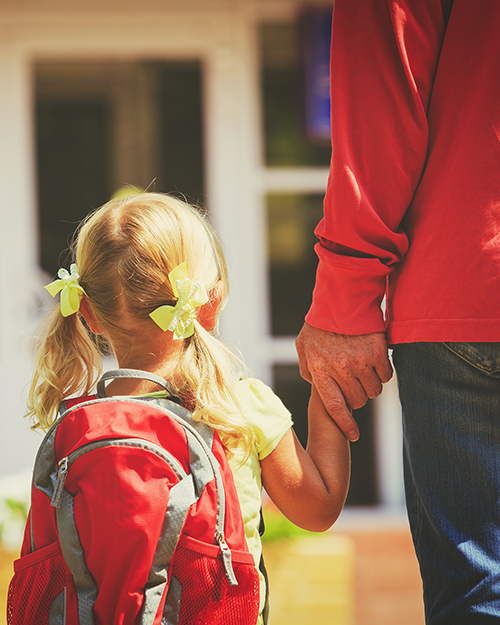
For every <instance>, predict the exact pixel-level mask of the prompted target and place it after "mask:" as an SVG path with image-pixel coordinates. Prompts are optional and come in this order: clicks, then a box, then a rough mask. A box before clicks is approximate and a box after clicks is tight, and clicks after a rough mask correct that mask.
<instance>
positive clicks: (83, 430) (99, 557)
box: [7, 369, 259, 625]
mask: <svg viewBox="0 0 500 625" xmlns="http://www.w3.org/2000/svg"><path fill="white" fill-rule="evenodd" d="M116 377H134V378H142V379H147V380H150V381H153V382H156V383H157V384H159V385H160V386H162V387H163V388H165V389H166V390H167V391H168V392H169V393H170V392H171V391H172V389H171V387H170V385H169V384H168V383H166V382H165V381H164V380H163V379H161V378H159V377H158V376H155V375H154V374H150V373H147V372H140V371H135V370H127V369H123V370H117V371H113V372H108V373H107V374H105V375H104V376H103V378H101V380H100V382H99V384H98V390H97V396H96V397H90V398H80V399H77V400H71V401H68V402H66V406H65V407H63V409H62V411H61V412H62V415H61V416H60V418H59V419H58V420H57V421H56V422H55V423H54V425H53V426H52V427H51V429H50V430H49V431H48V432H47V435H46V436H45V438H44V440H43V442H42V444H41V446H40V449H39V451H38V454H37V458H36V461H35V468H34V475H33V488H32V503H31V510H30V514H29V518H28V523H27V527H26V534H25V540H24V544H23V549H22V552H21V555H22V557H21V558H20V559H19V560H17V561H16V562H15V564H14V571H15V574H14V577H13V579H12V581H11V584H10V588H9V594H8V605H7V619H8V624H9V625H21V624H22V625H31V624H36V625H44V624H46V623H47V624H48V625H56V624H57V625H62V624H66V625H76V624H78V625H93V624H94V623H95V624H96V625H97V624H101V625H111V624H120V625H127V624H134V625H135V624H139V623H140V624H141V625H174V624H175V625H188V624H189V625H191V624H193V625H195V624H199V625H208V624H211V623H213V624H215V623H220V624H221V625H255V623H256V622H257V618H258V610H259V577H258V572H257V569H256V567H255V564H254V561H253V557H252V555H251V554H250V553H249V551H248V548H247V545H246V541H245V535H244V528H243V521H242V517H241V510H240V506H239V501H238V496H237V493H236V489H235V486H234V482H233V476H232V473H231V469H230V467H229V465H228V463H227V459H226V455H225V452H224V448H223V446H222V443H221V441H220V439H219V437H218V435H217V433H216V432H214V431H213V430H212V429H211V428H210V427H208V426H207V425H206V424H203V423H200V422H196V421H193V419H192V418H191V414H190V413H189V412H188V411H187V410H185V409H184V408H183V407H182V406H180V405H178V403H176V402H175V401H173V400H172V397H171V398H170V399H163V398H153V397H115V398H107V397H106V396H105V390H104V382H105V380H108V379H111V378H116Z"/></svg>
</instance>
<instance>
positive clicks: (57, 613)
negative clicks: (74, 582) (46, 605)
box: [48, 588, 67, 625]
mask: <svg viewBox="0 0 500 625" xmlns="http://www.w3.org/2000/svg"><path fill="white" fill-rule="evenodd" d="M66 593H67V590H66V588H65V589H64V590H63V591H62V593H61V594H59V595H57V597H56V598H55V599H54V601H53V602H52V605H51V606H50V612H49V623H48V625H66Z"/></svg>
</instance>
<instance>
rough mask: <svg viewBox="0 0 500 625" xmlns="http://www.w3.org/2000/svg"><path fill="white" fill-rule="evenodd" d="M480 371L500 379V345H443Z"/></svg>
mask: <svg viewBox="0 0 500 625" xmlns="http://www.w3.org/2000/svg"><path fill="white" fill-rule="evenodd" d="M443 345H444V346H445V347H447V348H448V349H449V350H450V351H452V352H453V353H454V354H456V355H457V356H459V357H460V358H462V360H465V362H467V363H469V364H470V365H472V366H473V367H475V368H476V369H479V371H482V372H483V373H485V374H486V375H491V376H493V377H500V343H443Z"/></svg>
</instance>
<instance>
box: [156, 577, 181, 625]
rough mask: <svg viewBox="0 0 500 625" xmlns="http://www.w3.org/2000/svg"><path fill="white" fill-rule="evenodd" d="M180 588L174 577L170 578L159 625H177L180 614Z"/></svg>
mask: <svg viewBox="0 0 500 625" xmlns="http://www.w3.org/2000/svg"><path fill="white" fill-rule="evenodd" d="M181 598H182V586H181V583H180V582H179V580H178V579H176V578H175V577H171V578H170V584H169V586H168V593H167V598H166V600H165V606H164V608H163V617H162V619H161V625H179V616H180V613H181Z"/></svg>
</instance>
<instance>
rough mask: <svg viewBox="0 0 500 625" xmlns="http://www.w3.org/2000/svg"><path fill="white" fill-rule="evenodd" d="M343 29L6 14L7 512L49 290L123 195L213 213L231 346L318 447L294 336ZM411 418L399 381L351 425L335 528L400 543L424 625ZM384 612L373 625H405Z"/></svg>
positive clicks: (232, 10) (197, 18)
mask: <svg viewBox="0 0 500 625" xmlns="http://www.w3.org/2000/svg"><path fill="white" fill-rule="evenodd" d="M331 14H332V3H331V2H330V1H327V2H325V1H322V0H318V1H317V2H302V1H298V0H183V1H182V2H178V1H176V0H141V1H140V2H139V0H79V2H75V1H74V0H0V189H1V194H0V408H1V419H2V426H3V435H2V437H1V438H0V491H2V489H4V490H5V492H6V493H11V495H8V494H7V495H5V496H4V500H6V501H7V500H9V498H10V500H11V501H14V500H15V497H13V496H12V491H13V490H14V491H16V489H17V490H21V489H22V486H21V484H23V483H25V482H26V476H27V475H28V477H29V470H30V468H31V466H32V464H33V460H34V456H35V453H36V449H37V447H38V445H39V443H40V441H41V436H40V434H38V433H35V432H32V431H30V429H29V424H28V423H27V422H26V421H24V420H23V419H22V414H23V394H24V393H25V386H26V384H27V383H28V381H29V377H30V366H31V360H30V358H31V356H30V354H31V348H32V340H33V336H34V334H35V331H36V327H37V325H38V324H39V322H40V320H41V319H42V317H43V315H44V314H45V312H46V311H47V309H48V308H50V306H52V305H53V302H52V299H51V298H50V296H48V294H46V293H45V292H44V290H43V289H42V287H43V285H44V284H47V283H48V282H49V281H50V280H51V279H52V277H53V276H54V275H55V273H56V272H57V269H58V268H59V267H60V266H68V263H67V249H68V242H69V241H70V239H71V234H72V232H73V230H74V229H75V227H76V225H77V223H78V222H79V220H81V219H82V218H83V217H85V215H86V214H87V213H88V212H89V211H90V210H91V209H93V208H97V207H98V206H100V205H102V204H103V203H104V202H106V201H107V200H108V199H109V198H110V197H111V195H112V194H113V193H115V192H116V190H117V189H120V188H122V187H124V186H127V185H132V186H135V187H139V188H142V189H146V188H148V189H150V190H154V191H158V192H168V193H173V194H176V195H179V196H183V197H185V198H187V200H188V201H191V202H192V203H194V204H197V205H200V206H202V207H204V208H206V209H207V210H208V212H209V214H210V216H211V219H212V221H213V223H214V225H215V227H216V229H217V231H218V233H219V235H220V237H221V239H222V242H223V245H224V248H225V251H226V255H227V260H228V264H229V271H230V300H229V304H228V306H227V309H226V311H225V313H224V316H223V323H222V334H223V337H224V339H225V340H226V341H227V342H228V343H231V344H232V345H234V346H236V347H237V348H238V349H239V350H240V351H241V352H242V354H243V355H244V357H245V360H246V362H247V364H248V366H249V368H250V370H251V371H252V373H253V374H254V375H255V376H256V377H259V378H261V379H263V380H264V381H265V382H267V383H268V384H270V385H271V386H272V387H273V388H274V389H275V391H276V392H277V393H278V394H279V395H280V396H281V398H282V399H283V401H284V403H285V404H286V405H287V407H288V408H289V409H290V410H291V411H292V413H293V415H294V421H295V428H296V431H297V433H298V435H299V437H300V438H301V440H302V441H303V442H304V443H305V442H306V435H307V425H306V419H305V415H306V406H307V400H308V394H309V387H308V384H306V383H305V382H303V381H302V380H301V378H300V375H299V371H298V366H297V357H296V352H295V347H294V339H295V336H296V335H297V333H298V332H299V330H300V328H301V326H302V323H303V318H304V315H305V313H306V311H307V309H308V307H309V304H310V301H311V293H312V288H313V284H314V276H315V269H316V262H317V261H316V255H315V253H314V244H315V241H316V239H315V237H314V234H313V230H314V227H315V226H316V224H317V223H318V221H319V220H320V218H321V215H322V200H323V194H324V191H325V188H326V181H327V176H328V165H329V158H330V152H331V146H330V139H329V96H328V66H329V37H330V29H331ZM399 411H400V409H399V403H398V400H397V392H396V384H395V382H394V381H393V382H391V383H390V384H388V385H387V386H386V389H385V390H384V393H383V394H382V396H381V397H380V398H378V399H377V400H375V401H371V402H370V403H369V404H368V405H367V406H366V407H364V408H363V409H361V410H359V411H356V412H357V415H356V418H357V421H358V423H359V426H360V430H361V438H360V441H359V442H357V443H356V444H355V445H353V446H352V458H353V470H352V484H351V489H350V492H349V496H348V505H347V508H346V510H345V512H344V513H343V514H342V516H341V519H340V521H339V523H338V525H337V526H336V530H335V531H336V532H341V533H344V534H349V533H351V534H353V535H355V536H354V538H353V540H355V541H356V540H357V541H358V543H357V544H358V551H359V549H361V546H360V545H361V543H362V540H363V539H362V538H360V537H362V536H367V535H368V534H367V532H368V533H372V532H373V531H375V532H379V537H380V536H382V534H384V535H387V537H388V540H387V545H388V546H391V545H395V544H397V543H398V540H399V541H402V543H401V544H402V545H403V551H404V552H405V554H406V555H405V556H404V558H406V559H404V562H405V564H404V566H406V568H405V569H404V570H405V571H407V570H411V574H410V577H411V583H410V586H411V592H413V593H414V594H413V595H411V596H412V597H416V599H415V606H416V607H415V608H414V611H415V613H416V614H417V617H416V619H417V620H415V621H414V622H415V623H421V622H422V619H421V606H420V604H419V592H420V587H419V580H418V574H416V562H415V561H414V556H413V554H412V551H411V545H410V543H409V538H408V530H407V525H406V515H405V511H404V503H403V487H402V469H401V464H402V462H401V430H400V412H399ZM19 476H21V477H19ZM2 479H3V482H2ZM16 479H18V481H17V482H16ZM2 484H5V488H4V487H3V486H2ZM16 484H18V486H16ZM1 497H2V492H0V498H1ZM11 508H12V506H10V508H9V506H8V505H7V508H6V509H7V510H10V513H12V514H14V515H15V514H16V512H15V510H14V511H12V509H11ZM14 508H15V506H14ZM6 514H7V513H6ZM2 523H3V525H2ZM7 525H8V523H7V522H4V521H2V520H1V519H0V530H1V528H2V527H3V526H5V527H7ZM363 532H364V534H363ZM370 535H371V534H370ZM6 536H7V534H6V530H4V542H5V543H9V539H8V538H6ZM390 537H392V539H391V538H390ZM16 540H17V539H16V538H15V537H14V538H12V539H10V543H9V545H10V544H12V545H15V544H16ZM359 541H361V542H359ZM376 542H377V541H376V540H366V541H365V543H366V545H365V547H363V548H364V549H365V552H364V553H367V551H366V549H368V546H369V545H372V546H375V543H376ZM363 544H364V543H363ZM381 544H382V542H380V541H379V543H378V547H379V549H380V545H381ZM384 544H385V543H384ZM388 546H386V547H384V550H383V553H382V554H379V555H380V556H382V555H384V554H385V556H387V558H389V557H390V553H389V551H390V549H389V547H388ZM405 550H406V551H405ZM398 553H401V549H400V551H399V552H398ZM359 557H361V556H359ZM359 557H358V560H359ZM395 557H396V556H395ZM383 561H384V562H385V561H386V559H384V560H383ZM387 561H389V560H387ZM392 561H393V562H394V561H395V560H392ZM377 562H378V564H377V567H376V568H377V569H378V570H379V575H380V574H381V569H383V568H384V566H385V565H382V567H380V563H381V562H382V561H378V560H377ZM401 566H403V565H401ZM385 568H386V569H387V566H385ZM402 570H403V569H402V568H401V569H397V571H400V572H399V573H397V572H396V574H395V575H394V578H398V577H399V578H400V579H401V571H402ZM353 579H354V578H353ZM358 582H359V580H358ZM412 584H413V586H412ZM389 586H390V583H389ZM400 590H401V589H400ZM358 603H359V602H358ZM405 603H406V605H409V603H411V601H410V602H409V601H406V602H405ZM412 605H413V604H412ZM412 609H413V608H412ZM382 612H383V609H382ZM387 614H388V613H386V618H385V620H382V621H380V622H384V623H389V624H390V623H399V622H400V621H401V618H404V619H405V621H406V623H407V624H408V625H411V623H412V622H413V621H411V618H410V617H408V615H406V616H405V615H404V614H403V616H395V617H394V619H395V620H391V619H392V617H391V618H387ZM353 618H357V619H358V620H357V622H358V623H359V624H360V625H361V624H362V625H375V624H376V623H378V621H375V620H373V618H374V617H373V615H372V617H369V616H366V615H365V616H364V617H360V616H359V613H358V616H357V617H353ZM370 618H371V619H372V620H370ZM302 622H304V621H302ZM305 622H307V621H305ZM311 622H313V621H311ZM314 622H315V623H319V622H320V621H318V620H316V621H314ZM325 622H339V623H340V622H341V621H338V620H332V621H325ZM342 622H344V621H342ZM346 622H347V621H346ZM349 622H351V621H349Z"/></svg>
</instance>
